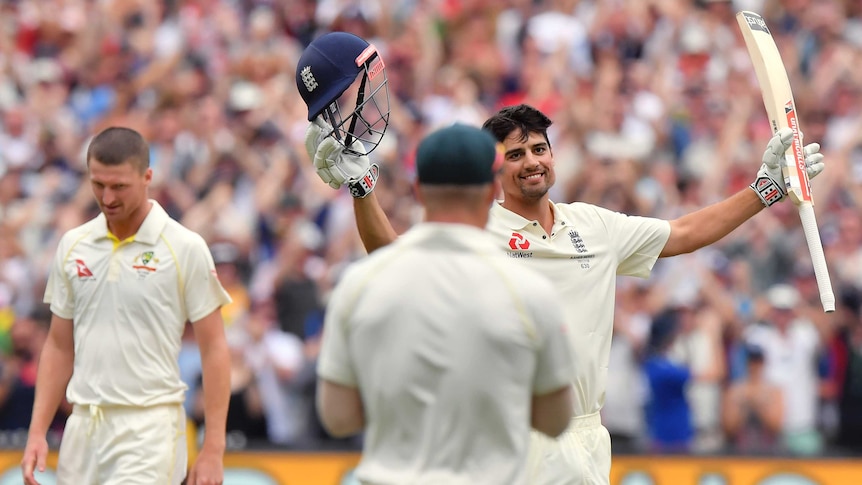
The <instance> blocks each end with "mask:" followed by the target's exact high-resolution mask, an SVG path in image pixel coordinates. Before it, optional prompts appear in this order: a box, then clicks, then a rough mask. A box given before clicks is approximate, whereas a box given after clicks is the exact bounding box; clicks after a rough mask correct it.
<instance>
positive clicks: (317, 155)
mask: <svg viewBox="0 0 862 485" xmlns="http://www.w3.org/2000/svg"><path fill="white" fill-rule="evenodd" d="M331 131H332V128H331V127H329V125H327V124H326V122H325V121H323V120H322V119H321V117H319V116H318V117H317V118H315V120H314V122H312V123H310V124H309V126H308V129H307V131H306V134H305V148H306V151H307V152H308V156H309V157H310V158H311V160H312V162H313V163H314V168H315V170H316V172H317V175H318V177H320V179H321V180H323V181H324V182H326V183H327V184H329V186H330V187H332V188H334V189H339V188H341V186H342V185H347V186H348V187H349V189H350V195H351V196H353V212H354V214H355V216H356V228H357V229H358V230H359V237H360V238H361V239H362V244H363V245H364V246H365V250H366V251H368V252H369V253H370V252H372V251H374V250H375V249H377V248H380V247H383V246H386V245H387V244H389V243H391V242H392V241H394V240H395V238H397V237H398V234H397V233H396V232H395V229H393V228H392V224H390V223H389V219H388V218H387V217H386V212H384V211H383V207H381V205H380V202H379V201H378V200H377V196H376V195H375V194H374V189H375V187H376V186H377V180H378V177H379V173H380V169H379V167H378V166H377V164H375V163H371V159H369V158H368V155H361V154H360V153H363V151H364V150H363V149H362V148H361V145H358V144H359V142H358V141H354V142H353V145H352V146H355V151H353V152H351V151H348V150H346V148H345V147H344V145H342V144H341V143H339V142H338V141H337V140H335V139H334V138H332V137H331V136H328V133H330V132H331Z"/></svg>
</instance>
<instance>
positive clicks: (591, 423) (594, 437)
mask: <svg viewBox="0 0 862 485" xmlns="http://www.w3.org/2000/svg"><path fill="white" fill-rule="evenodd" d="M527 467H528V473H527V476H528V479H527V483H528V484H529V485H609V483H610V474H611V436H610V434H609V433H608V430H607V429H605V427H604V426H602V420H601V417H600V416H599V413H595V414H590V415H587V416H578V417H575V418H572V421H571V423H569V427H568V428H567V429H566V431H564V432H563V434H561V435H560V436H559V437H557V439H553V438H549V437H548V436H547V435H544V434H542V433H539V432H538V431H532V432H531V433H530V452H529V457H528V459H527Z"/></svg>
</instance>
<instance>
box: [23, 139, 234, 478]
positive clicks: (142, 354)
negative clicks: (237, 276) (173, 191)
mask: <svg viewBox="0 0 862 485" xmlns="http://www.w3.org/2000/svg"><path fill="white" fill-rule="evenodd" d="M87 168H88V173H89V177H90V183H91V185H92V188H93V194H94V195H95V197H96V202H97V203H98V204H99V208H100V209H101V214H99V216H98V217H96V218H95V219H93V220H91V221H89V222H87V223H85V224H83V225H81V226H79V227H76V228H74V229H72V230H70V231H68V232H67V233H66V234H65V235H64V236H63V238H62V239H61V241H60V244H59V247H58V248H57V253H56V256H55V258H54V263H53V267H52V269H51V273H50V275H49V278H48V285H47V288H46V290H45V297H44V300H45V303H48V304H49V305H50V308H51V312H52V313H53V316H52V319H51V327H50V330H49V334H48V339H47V342H46V343H45V346H44V349H43V351H42V356H41V359H40V361H39V370H38V375H37V380H36V398H35V402H34V405H33V416H32V421H31V424H30V430H29V435H28V439H27V446H26V448H25V450H24V457H23V459H22V461H21V468H22V471H23V476H24V482H25V483H26V484H27V485H35V484H37V483H38V482H37V481H36V479H35V478H34V476H33V472H34V469H38V470H39V471H44V469H45V458H46V456H47V454H48V444H47V442H46V437H45V435H46V432H47V430H48V426H49V424H50V422H51V421H52V420H53V418H54V415H55V413H56V412H57V407H58V405H59V404H60V400H61V399H63V394H64V392H65V396H66V398H67V399H68V400H69V402H71V403H72V405H73V411H72V415H71V416H69V418H68V420H67V422H66V427H65V431H64V434H63V440H62V443H61V445H60V457H59V462H58V465H57V476H58V482H57V483H58V484H60V485H81V484H95V483H98V484H101V485H135V484H140V485H152V484H155V483H163V484H170V485H176V484H179V483H181V482H182V481H183V479H184V478H186V470H187V468H186V433H185V431H186V425H185V412H184V410H183V406H182V403H183V398H184V394H185V390H186V386H185V385H184V384H183V383H182V381H181V380H180V375H179V366H178V362H177V358H178V355H179V351H180V339H181V336H182V333H183V328H184V326H185V322H186V321H191V322H192V325H193V328H194V332H195V337H196V339H197V342H198V345H199V346H200V350H201V358H202V361H203V392H204V398H205V401H206V404H205V414H206V428H205V435H204V442H203V447H202V449H201V450H200V453H199V454H198V458H197V461H196V463H195V464H194V466H193V467H192V468H191V470H190V472H189V473H188V477H187V482H186V483H188V484H189V485H216V484H221V483H222V480H223V464H222V462H223V456H224V450H225V420H226V417H227V409H228V399H229V396H230V373H229V370H230V369H229V359H230V357H229V354H228V347H227V344H226V342H225V335H224V323H223V322H222V317H221V313H220V308H221V306H222V305H225V304H227V303H229V302H230V297H229V296H228V294H227V292H226V291H225V290H224V288H222V286H221V284H220V283H219V281H218V278H217V276H216V272H215V265H214V264H213V260H212V256H211V254H210V252H209V248H208V247H207V245H206V243H205V242H204V240H203V238H201V237H200V236H199V235H198V234H195V233H194V232H192V231H190V230H188V229H186V228H184V227H182V226H181V225H180V224H179V223H178V222H176V221H174V220H173V219H171V218H170V217H169V216H168V214H167V213H166V212H165V211H164V209H162V208H161V207H160V206H159V204H158V203H156V202H155V201H153V200H149V199H148V197H147V188H148V186H149V184H150V181H151V180H152V176H153V171H152V169H151V168H150V167H149V148H148V146H147V143H146V142H145V141H144V139H143V137H141V135H140V134H139V133H137V132H135V131H133V130H131V129H128V128H119V127H112V128H108V129H106V130H104V131H102V132H101V133H99V134H98V135H96V136H95V137H94V138H93V140H92V141H91V142H90V145H89V147H88V149H87Z"/></svg>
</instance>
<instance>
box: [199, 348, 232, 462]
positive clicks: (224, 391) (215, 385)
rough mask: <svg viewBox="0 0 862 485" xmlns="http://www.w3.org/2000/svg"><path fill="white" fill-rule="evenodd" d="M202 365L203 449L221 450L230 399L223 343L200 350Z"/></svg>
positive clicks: (223, 442)
mask: <svg viewBox="0 0 862 485" xmlns="http://www.w3.org/2000/svg"><path fill="white" fill-rule="evenodd" d="M201 362H202V364H203V365H202V367H203V399H204V423H205V424H204V426H205V427H204V443H203V450H207V451H212V452H217V453H224V449H225V428H226V426H227V410H228V403H229V401H230V353H229V351H228V348H227V344H226V343H225V344H224V345H223V346H222V345H218V346H212V345H211V346H209V347H208V348H207V349H206V350H204V349H201Z"/></svg>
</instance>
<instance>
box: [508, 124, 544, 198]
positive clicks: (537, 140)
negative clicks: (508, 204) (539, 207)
mask: <svg viewBox="0 0 862 485" xmlns="http://www.w3.org/2000/svg"><path fill="white" fill-rule="evenodd" d="M503 146H504V148H505V160H504V162H503V169H502V177H501V182H502V185H503V194H504V196H505V200H506V201H512V202H514V201H518V202H521V203H534V202H540V201H542V200H544V199H545V198H546V197H547V194H548V190H550V188H551V187H552V186H553V185H554V181H555V179H556V176H555V174H554V156H553V153H552V152H551V146H550V144H549V143H548V140H547V139H546V138H545V136H544V135H543V134H541V133H538V132H530V133H529V134H528V135H527V137H526V138H525V137H524V134H523V132H522V131H521V130H518V129H516V130H513V131H512V132H511V133H509V135H508V136H507V137H506V138H505V139H504V140H503Z"/></svg>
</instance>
